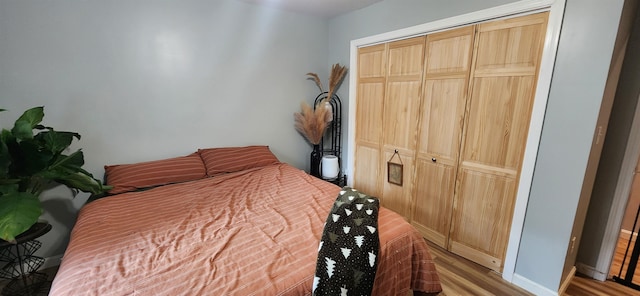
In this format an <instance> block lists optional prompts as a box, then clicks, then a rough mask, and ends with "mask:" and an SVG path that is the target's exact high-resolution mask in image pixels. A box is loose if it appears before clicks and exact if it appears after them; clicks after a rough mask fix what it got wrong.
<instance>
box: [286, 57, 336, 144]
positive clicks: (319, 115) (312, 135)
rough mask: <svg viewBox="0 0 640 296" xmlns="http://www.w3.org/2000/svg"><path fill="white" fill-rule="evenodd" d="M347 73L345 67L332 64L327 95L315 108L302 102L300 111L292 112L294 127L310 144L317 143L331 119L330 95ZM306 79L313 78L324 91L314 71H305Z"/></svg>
mask: <svg viewBox="0 0 640 296" xmlns="http://www.w3.org/2000/svg"><path fill="white" fill-rule="evenodd" d="M346 74H347V67H345V66H341V65H340V64H334V65H333V67H332V68H331V73H330V74H329V90H328V92H327V97H326V98H325V99H324V100H322V101H321V102H320V103H318V105H317V106H316V108H315V110H314V109H313V108H312V107H311V106H309V104H307V103H305V102H302V103H301V104H300V107H301V109H302V111H301V112H297V113H295V114H293V116H294V119H295V127H296V130H297V131H298V132H300V133H301V134H302V135H303V136H305V138H307V140H308V141H309V142H311V144H313V145H318V144H320V141H321V140H322V136H323V135H324V130H325V129H326V128H327V125H329V122H331V120H333V111H332V108H331V106H330V105H329V101H330V100H331V97H332V96H333V94H334V93H335V91H336V90H337V89H338V87H340V83H342V80H343V79H344V76H345V75H346ZM307 76H309V77H307V79H310V80H313V81H314V82H315V83H316V85H317V86H318V88H319V89H320V91H321V92H324V88H323V86H322V81H320V77H318V74H316V73H311V72H310V73H307Z"/></svg>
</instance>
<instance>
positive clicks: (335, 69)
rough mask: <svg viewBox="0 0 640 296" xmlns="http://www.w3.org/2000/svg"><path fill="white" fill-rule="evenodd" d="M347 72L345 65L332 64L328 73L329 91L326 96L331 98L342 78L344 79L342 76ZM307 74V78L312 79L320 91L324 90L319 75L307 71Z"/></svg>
mask: <svg viewBox="0 0 640 296" xmlns="http://www.w3.org/2000/svg"><path fill="white" fill-rule="evenodd" d="M346 74H347V67H346V66H342V65H340V64H334V65H333V66H332V67H331V73H329V91H328V92H327V98H329V99H331V96H333V94H334V93H335V92H336V90H337V89H338V87H340V84H341V83H342V80H344V76H345V75H346ZM307 76H309V77H308V78H307V79H311V80H313V81H314V82H315V83H316V85H317V86H318V88H319V89H320V92H324V88H323V87H322V81H320V77H318V74H316V73H307Z"/></svg>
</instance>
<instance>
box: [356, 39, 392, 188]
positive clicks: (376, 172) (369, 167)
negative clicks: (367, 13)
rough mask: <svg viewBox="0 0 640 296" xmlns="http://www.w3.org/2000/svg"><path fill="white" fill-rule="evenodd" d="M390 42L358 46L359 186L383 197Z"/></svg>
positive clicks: (357, 126) (357, 186) (357, 183)
mask: <svg viewBox="0 0 640 296" xmlns="http://www.w3.org/2000/svg"><path fill="white" fill-rule="evenodd" d="M386 55H387V50H386V45H385V44H380V45H376V46H370V47H364V48H360V49H358V86H357V87H358V90H357V98H356V106H355V108H356V122H357V123H358V124H357V125H356V134H355V138H356V147H355V148H356V149H355V152H356V154H355V166H354V180H353V184H354V187H355V188H358V190H360V191H362V192H366V193H367V194H369V195H372V196H377V197H380V196H381V193H382V186H381V184H382V183H380V176H381V175H382V166H381V165H382V164H381V149H382V144H381V143H382V115H383V112H382V110H383V105H382V103H383V99H384V94H385V85H386V68H387V67H386Z"/></svg>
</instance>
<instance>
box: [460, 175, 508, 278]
mask: <svg viewBox="0 0 640 296" xmlns="http://www.w3.org/2000/svg"><path fill="white" fill-rule="evenodd" d="M460 170H461V173H460V177H459V178H460V181H461V182H460V188H458V190H459V191H458V197H459V198H457V199H456V201H455V203H454V206H453V207H454V211H453V212H454V214H453V217H452V218H453V222H452V225H451V241H452V243H451V251H452V252H454V253H457V254H459V255H461V256H463V257H465V258H469V259H472V260H473V261H476V262H478V263H480V264H482V265H485V266H487V267H490V268H491V269H494V270H499V269H501V268H502V258H503V257H504V255H503V250H502V244H503V242H504V241H506V240H507V239H508V238H509V228H510V227H509V224H510V222H511V216H512V215H511V213H512V208H513V198H512V195H513V193H514V190H515V180H514V178H512V177H509V176H505V175H497V174H492V173H486V172H478V171H474V170H470V169H466V168H462V169H460Z"/></svg>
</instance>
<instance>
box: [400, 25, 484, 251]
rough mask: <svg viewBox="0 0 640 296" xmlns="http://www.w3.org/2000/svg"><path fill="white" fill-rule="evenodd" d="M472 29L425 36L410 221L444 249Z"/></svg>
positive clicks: (451, 204)
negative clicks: (423, 72) (422, 82)
mask: <svg viewBox="0 0 640 296" xmlns="http://www.w3.org/2000/svg"><path fill="white" fill-rule="evenodd" d="M474 33H475V26H468V27H464V28H460V29H455V30H450V31H446V32H442V33H435V34H431V35H428V36H427V40H426V48H425V50H426V58H425V59H426V60H425V63H426V65H425V74H424V86H423V87H424V90H423V100H422V104H421V106H420V113H421V114H422V119H421V120H420V125H419V129H418V130H419V134H418V145H417V148H416V171H415V172H416V173H415V185H414V192H413V203H414V206H413V215H412V223H413V225H414V226H415V227H416V229H418V231H420V233H421V234H422V235H423V236H424V237H425V238H427V239H428V240H430V241H432V242H434V243H436V244H437V245H439V246H441V247H443V248H447V246H448V243H447V242H448V238H449V226H450V222H451V214H452V212H451V211H452V206H453V196H454V185H455V178H456V171H457V166H458V155H459V153H458V152H459V151H460V140H461V137H462V123H463V119H464V110H465V104H466V101H467V88H468V84H469V70H470V69H471V57H472V49H473V36H474Z"/></svg>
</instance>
